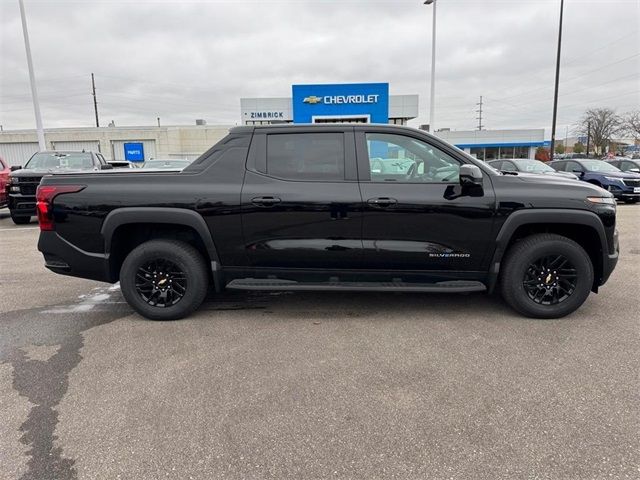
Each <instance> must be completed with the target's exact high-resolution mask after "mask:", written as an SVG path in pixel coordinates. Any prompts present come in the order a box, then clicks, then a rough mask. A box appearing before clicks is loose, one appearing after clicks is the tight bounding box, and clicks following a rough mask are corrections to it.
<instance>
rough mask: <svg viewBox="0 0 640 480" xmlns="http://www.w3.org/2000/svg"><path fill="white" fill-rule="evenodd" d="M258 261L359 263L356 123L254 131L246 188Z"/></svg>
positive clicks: (248, 235) (313, 265)
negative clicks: (354, 130) (353, 127)
mask: <svg viewBox="0 0 640 480" xmlns="http://www.w3.org/2000/svg"><path fill="white" fill-rule="evenodd" d="M242 228H243V234H244V243H245V251H246V253H247V256H248V258H249V262H250V264H251V265H252V266H253V267H263V268H266V269H274V268H304V269H332V268H340V269H344V268H359V267H360V266H361V262H362V240H361V229H362V197H361V196H360V190H359V188H358V182H357V173H356V160H355V144H354V137H353V129H352V128H351V127H347V128H346V130H345V127H333V126H327V127H315V128H313V127H311V128H310V129H309V130H308V131H306V130H300V129H295V130H294V129H287V128H286V127H279V128H273V129H264V130H263V129H260V130H259V131H256V133H255V134H254V136H253V140H252V142H251V148H250V151H249V157H248V160H247V173H246V176H245V181H244V185H243V188H242Z"/></svg>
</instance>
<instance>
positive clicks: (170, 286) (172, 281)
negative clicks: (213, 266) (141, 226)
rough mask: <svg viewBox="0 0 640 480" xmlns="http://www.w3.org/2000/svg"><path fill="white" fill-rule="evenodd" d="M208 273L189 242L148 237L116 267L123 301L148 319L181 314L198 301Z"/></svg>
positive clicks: (201, 259) (207, 280)
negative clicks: (146, 240) (118, 271)
mask: <svg viewBox="0 0 640 480" xmlns="http://www.w3.org/2000/svg"><path fill="white" fill-rule="evenodd" d="M208 284H209V277H208V274H207V267H206V262H205V260H204V258H203V257H202V255H201V254H200V252H198V250H196V249H195V248H194V247H192V246H191V245H189V244H187V243H184V242H179V241H174V240H151V241H148V242H145V243H143V244H141V245H139V246H137V247H136V248H134V249H133V250H132V251H131V253H129V255H127V257H126V258H125V260H124V262H123V264H122V268H121V269H120V288H121V290H122V294H123V295H124V298H125V299H126V300H127V303H129V305H130V306H131V307H132V308H133V309H134V310H135V311H136V312H138V313H139V314H140V315H142V316H143V317H146V318H148V319H150V320H177V319H179V318H184V317H186V316H188V315H190V314H191V313H193V312H194V311H195V310H197V309H198V307H199V306H200V305H201V304H202V302H203V301H204V298H205V296H206V295H207V288H208Z"/></svg>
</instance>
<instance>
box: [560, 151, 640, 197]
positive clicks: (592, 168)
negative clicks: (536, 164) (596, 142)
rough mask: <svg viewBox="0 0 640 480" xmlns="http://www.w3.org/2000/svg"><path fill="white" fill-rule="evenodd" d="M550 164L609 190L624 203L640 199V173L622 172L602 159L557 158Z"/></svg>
mask: <svg viewBox="0 0 640 480" xmlns="http://www.w3.org/2000/svg"><path fill="white" fill-rule="evenodd" d="M550 165H551V166H552V167H553V168H554V169H556V170H558V171H559V172H572V173H575V174H577V175H578V176H579V177H580V180H583V181H585V182H589V183H591V184H593V185H597V186H598V187H601V188H604V189H605V190H609V191H610V192H611V193H612V194H613V196H614V197H615V198H618V199H620V200H623V201H625V202H626V203H636V202H637V201H638V200H640V175H639V174H637V173H632V172H622V171H620V169H619V168H616V167H614V166H613V165H611V164H609V163H607V162H603V161H602V160H592V159H582V160H558V161H553V162H551V163H550Z"/></svg>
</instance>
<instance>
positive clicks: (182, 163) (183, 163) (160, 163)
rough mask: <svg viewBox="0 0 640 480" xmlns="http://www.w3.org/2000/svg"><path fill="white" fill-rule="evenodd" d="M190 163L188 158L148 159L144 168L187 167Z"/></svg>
mask: <svg viewBox="0 0 640 480" xmlns="http://www.w3.org/2000/svg"><path fill="white" fill-rule="evenodd" d="M190 163H191V162H189V161H188V160H148V161H146V162H144V165H143V166H142V168H185V167H188V166H189V164H190Z"/></svg>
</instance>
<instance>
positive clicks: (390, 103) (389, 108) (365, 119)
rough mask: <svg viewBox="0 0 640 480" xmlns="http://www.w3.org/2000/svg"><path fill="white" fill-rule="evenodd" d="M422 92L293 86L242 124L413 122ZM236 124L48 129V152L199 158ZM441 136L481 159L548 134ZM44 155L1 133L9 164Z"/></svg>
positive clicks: (24, 136) (246, 109) (27, 139)
mask: <svg viewBox="0 0 640 480" xmlns="http://www.w3.org/2000/svg"><path fill="white" fill-rule="evenodd" d="M418 108H419V105H418V95H417V94H410V95H390V94H389V84H388V83H348V84H318V85H308V84H305V85H292V86H291V96H290V97H267V98H241V99H240V120H241V122H239V123H238V124H243V125H265V124H267V125H268V124H278V123H293V124H296V123H304V124H307V123H345V122H346V123H387V124H396V125H407V122H409V121H410V120H412V119H415V118H416V117H417V116H418V111H419V110H418ZM232 126H233V125H207V124H206V122H204V121H203V120H197V121H196V124H195V125H179V126H157V127H156V126H146V127H115V126H110V127H100V128H94V127H86V128H56V129H46V130H45V142H46V148H47V149H48V150H76V151H79V150H85V151H96V152H101V153H102V154H103V155H104V156H105V158H107V159H108V160H129V161H134V162H142V161H145V160H149V159H152V158H159V159H189V160H192V159H195V158H196V157H198V156H199V155H200V154H202V153H203V152H205V151H206V150H207V149H208V148H209V147H211V146H212V145H213V144H215V143H216V142H217V141H218V140H220V139H221V138H223V137H224V136H225V135H226V134H227V132H228V131H229V128H231V127H232ZM435 134H436V135H437V136H438V137H440V138H442V139H443V140H446V141H448V142H449V143H452V144H454V145H456V146H457V147H459V148H461V149H463V150H464V151H466V152H467V153H470V154H471V155H474V156H476V157H477V158H480V159H484V160H490V159H493V158H534V155H535V151H536V149H537V148H538V147H542V146H548V144H549V142H546V141H545V140H544V129H528V130H481V131H455V130H449V129H441V130H439V131H437V132H436V133H435ZM37 151H38V142H37V135H36V132H35V130H13V131H7V130H5V131H0V156H2V157H3V158H4V159H5V160H7V161H8V162H9V163H10V164H11V165H24V163H25V162H26V161H27V160H28V159H29V158H30V157H31V155H33V154H34V153H35V152H37Z"/></svg>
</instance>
